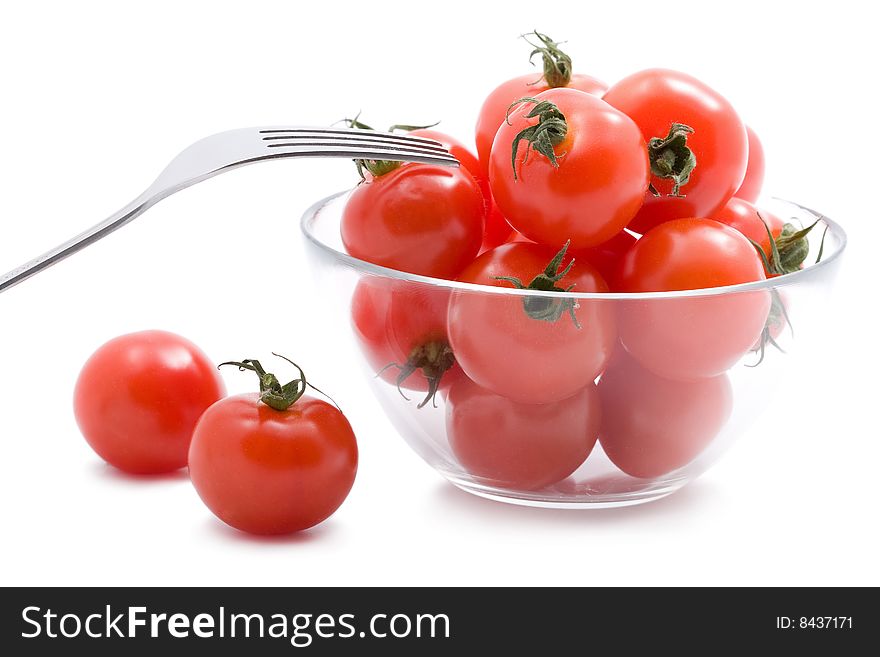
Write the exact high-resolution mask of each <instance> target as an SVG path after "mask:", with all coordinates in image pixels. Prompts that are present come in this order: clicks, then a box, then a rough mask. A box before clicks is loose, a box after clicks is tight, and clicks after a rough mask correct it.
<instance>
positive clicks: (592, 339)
mask: <svg viewBox="0 0 880 657" xmlns="http://www.w3.org/2000/svg"><path fill="white" fill-rule="evenodd" d="M555 255H556V249H551V248H548V247H545V246H542V245H539V244H528V243H512V244H504V245H502V246H499V247H497V248H495V249H493V250H491V251H487V252H486V253H484V254H483V255H481V256H480V257H479V258H477V259H476V260H475V261H474V262H473V263H471V264H470V265H469V266H468V268H467V269H465V270H464V272H462V274H461V276H460V277H459V280H461V281H464V282H468V283H478V284H481V285H491V286H496V287H512V286H511V284H510V283H508V282H506V281H499V280H496V278H495V277H496V276H514V277H517V278H519V279H520V280H521V281H522V282H523V284H525V285H528V283H529V282H530V281H531V280H532V279H533V278H534V277H535V276H536V275H537V274H539V273H540V272H542V271H543V270H544V268H545V267H546V266H547V264H548V263H549V262H550V260H552V259H553V257H554V256H555ZM567 263H568V258H566V259H565V260H564V261H563V266H565V265H567ZM572 284H574V285H575V287H574V290H576V291H577V292H607V291H608V286H607V284H606V283H605V281H604V280H603V279H602V277H601V275H600V274H599V273H598V272H597V271H596V270H595V269H593V268H592V267H591V266H590V265H589V264H587V263H585V262H579V261H577V260H576V261H575V263H574V266H573V268H572V270H571V271H570V272H569V274H568V275H567V276H565V278H563V279H562V281H560V282H559V286H560V287H562V288H565V287H568V286H569V285H572ZM558 296H559V299H560V300H561V299H565V298H566V297H565V295H564V294H560V295H558ZM526 298H528V297H523V296H518V295H500V294H482V293H480V292H473V291H470V290H467V291H465V290H456V291H453V293H452V297H451V299H450V302H449V315H448V330H449V343H450V345H452V351H453V353H454V354H455V358H456V361H457V362H458V364H459V365H460V366H461V368H462V370H464V372H465V374H467V375H468V376H469V377H470V378H471V379H473V380H474V381H475V382H476V383H477V384H479V385H480V386H483V387H485V388H488V389H489V390H491V391H493V392H495V393H497V394H499V395H503V396H505V397H508V398H510V399H512V400H514V401H518V402H522V403H526V404H543V403H550V402H555V401H559V400H561V399H564V398H566V397H569V396H571V395H573V394H575V393H576V392H577V391H578V390H580V389H582V388H583V387H584V386H586V385H587V384H588V383H590V382H591V381H593V380H594V379H595V378H596V377H597V376H598V375H599V374H600V373H601V372H602V370H603V369H604V368H605V365H606V363H607V361H608V358H609V357H610V356H611V352H612V349H613V347H614V344H615V342H616V335H617V334H616V329H615V319H614V311H613V308H612V305H611V302H605V301H602V300H586V301H583V300H582V301H580V302H579V307H578V308H576V309H575V315H576V317H577V319H578V321H579V323H580V325H581V326H580V328H578V327H577V326H576V325H575V324H574V322H573V321H572V319H571V317H570V315H569V314H568V313H563V314H562V316H560V317H559V319H557V320H556V321H555V322H549V321H543V320H540V319H534V318H532V317H530V316H529V315H528V314H527V313H526V310H525V308H524V303H523V302H524V299H526ZM532 298H537V297H532Z"/></svg>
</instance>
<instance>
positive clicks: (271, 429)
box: [189, 393, 358, 534]
mask: <svg viewBox="0 0 880 657" xmlns="http://www.w3.org/2000/svg"><path fill="white" fill-rule="evenodd" d="M357 462H358V450H357V442H356V440H355V436H354V432H353V431H352V429H351V425H349V423H348V420H346V419H345V416H344V415H343V414H342V413H341V412H340V411H339V409H337V408H336V407H334V406H332V405H330V404H328V403H327V402H325V401H323V400H320V399H315V398H313V397H309V396H303V397H302V398H300V399H299V400H298V401H297V402H296V403H294V404H293V406H291V407H290V408H289V409H287V410H286V411H277V410H275V409H273V408H270V407H269V406H267V405H266V404H264V403H262V402H260V401H259V394H257V393H249V394H243V395H235V396H232V397H227V398H226V399H223V400H221V401H219V402H217V403H216V404H214V405H213V406H211V408H209V409H208V410H207V411H206V412H205V414H204V415H203V416H202V419H201V420H200V421H199V423H198V426H197V427H196V430H195V433H194V435H193V440H192V445H191V447H190V454H189V470H190V478H191V479H192V482H193V485H194V486H195V489H196V491H197V492H198V494H199V497H201V498H202V501H204V503H205V504H206V505H207V506H208V508H209V509H210V510H211V511H212V512H213V513H214V514H215V515H216V516H217V517H218V518H220V519H221V520H222V521H223V522H225V523H226V524H228V525H230V526H231V527H234V528H236V529H239V530H241V531H244V532H248V533H252V534H286V533H290V532H295V531H300V530H303V529H308V528H309V527H313V526H314V525H317V524H318V523H319V522H321V521H323V520H325V519H326V518H328V517H329V516H330V515H331V514H332V513H333V512H334V511H336V509H337V508H339V506H340V505H341V504H342V502H343V501H344V500H345V498H346V497H347V495H348V493H349V491H350V490H351V487H352V484H353V483H354V479H355V475H356V473H357Z"/></svg>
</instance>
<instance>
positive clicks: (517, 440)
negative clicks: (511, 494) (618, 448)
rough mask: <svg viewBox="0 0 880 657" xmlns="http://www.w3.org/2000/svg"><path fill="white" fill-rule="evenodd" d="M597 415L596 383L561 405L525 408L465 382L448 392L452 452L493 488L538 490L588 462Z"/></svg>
mask: <svg viewBox="0 0 880 657" xmlns="http://www.w3.org/2000/svg"><path fill="white" fill-rule="evenodd" d="M599 416H600V409H599V398H598V395H597V394H596V386H595V385H594V384H593V383H592V382H590V383H589V384H588V385H587V386H585V387H584V388H583V389H581V390H580V391H579V392H578V393H576V394H575V395H573V396H571V397H568V398H567V399H564V400H562V401H557V402H554V403H551V404H521V403H519V402H514V401H511V400H510V399H507V398H506V397H502V396H501V395H497V394H495V393H493V392H491V391H489V390H486V389H485V388H481V387H480V386H478V385H477V384H476V383H474V382H473V381H471V380H470V379H467V378H465V377H463V378H462V379H460V380H459V381H457V382H456V383H455V384H454V385H453V386H452V388H451V389H450V390H449V397H448V400H447V406H446V428H447V434H448V436H449V446H450V448H451V449H452V453H453V454H454V455H455V457H456V459H458V461H459V463H461V465H462V466H463V467H464V468H465V470H467V471H468V472H469V473H470V474H471V475H473V476H475V477H480V478H481V479H483V480H485V483H488V484H490V485H494V486H501V487H504V488H512V489H518V490H536V489H539V488H543V487H544V486H549V485H550V484H555V483H556V482H558V481H561V480H562V479H565V478H566V477H567V476H569V475H570V474H571V473H572V472H574V471H575V470H577V469H578V467H580V465H581V464H582V463H583V462H584V461H586V460H587V457H588V456H589V455H590V452H591V451H592V449H593V446H594V445H595V444H596V436H597V435H598V432H599Z"/></svg>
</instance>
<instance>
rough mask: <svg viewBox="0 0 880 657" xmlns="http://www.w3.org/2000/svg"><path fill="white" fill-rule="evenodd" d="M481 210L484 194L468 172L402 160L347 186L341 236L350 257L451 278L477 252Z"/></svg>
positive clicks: (482, 218) (483, 208) (483, 213)
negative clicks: (407, 162) (346, 199)
mask: <svg viewBox="0 0 880 657" xmlns="http://www.w3.org/2000/svg"><path fill="white" fill-rule="evenodd" d="M485 215H486V207H485V203H484V201H483V194H482V192H480V187H479V185H478V184H477V182H476V181H475V180H474V178H473V176H471V175H470V174H469V173H468V172H467V171H465V170H463V169H456V168H454V167H444V166H435V165H426V164H403V165H401V166H397V167H395V168H393V169H392V170H391V171H388V172H386V173H383V174H382V175H379V176H369V177H368V179H367V180H365V181H364V182H362V183H361V184H360V185H358V187H356V188H355V189H354V190H353V191H352V193H351V195H350V196H349V198H348V201H347V203H346V205H345V209H344V210H343V212H342V228H341V230H342V241H343V243H344V245H345V248H346V250H347V251H348V253H349V254H351V255H352V256H354V257H355V258H359V259H361V260H366V261H367V262H372V263H374V264H377V265H381V266H383V267H389V268H391V269H397V270H400V271H405V272H410V273H412V274H421V275H422V276H433V277H435V278H447V279H451V278H455V276H456V275H458V273H459V272H460V271H461V270H462V269H464V267H465V265H467V264H468V263H469V262H470V261H471V260H473V258H474V257H475V256H476V255H477V253H478V251H479V249H480V244H481V243H482V241H483V225H484V220H485Z"/></svg>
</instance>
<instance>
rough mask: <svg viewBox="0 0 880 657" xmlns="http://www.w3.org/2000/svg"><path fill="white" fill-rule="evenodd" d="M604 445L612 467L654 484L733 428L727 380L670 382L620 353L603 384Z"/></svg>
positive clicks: (603, 377)
mask: <svg viewBox="0 0 880 657" xmlns="http://www.w3.org/2000/svg"><path fill="white" fill-rule="evenodd" d="M599 397H600V398H601V400H602V427H601V429H600V431H599V442H600V443H601V445H602V448H603V449H604V450H605V454H606V455H607V456H608V458H609V459H611V461H612V463H614V465H616V466H617V467H618V468H620V469H621V470H623V471H624V472H625V473H626V474H628V475H631V476H633V477H642V478H645V479H650V478H653V477H661V476H663V475H665V474H668V473H670V472H672V471H673V470H677V469H678V468H681V467H684V466H685V465H687V464H688V463H690V462H691V461H693V460H694V459H695V458H696V457H697V456H699V455H700V453H702V452H703V450H705V449H706V447H707V446H708V445H709V444H710V443H711V442H712V440H713V439H714V438H715V437H716V436H717V435H718V432H719V431H721V428H722V427H723V426H724V425H725V424H726V423H727V420H728V418H729V417H730V412H731V409H732V407H733V402H732V400H733V396H732V392H731V387H730V381H729V380H728V378H727V375H726V374H721V375H719V376H716V377H711V378H707V379H699V380H697V381H673V380H669V379H664V378H661V377H659V376H657V375H656V374H654V373H652V372H649V371H648V370H646V369H645V368H643V367H641V366H640V365H639V364H638V363H636V362H635V361H634V360H633V359H632V358H631V357H629V356H628V355H627V354H625V353H623V351H622V350H619V351H618V352H616V353H615V355H614V358H612V359H611V363H610V364H609V365H608V369H607V370H606V371H605V374H603V375H602V378H601V379H600V381H599Z"/></svg>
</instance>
